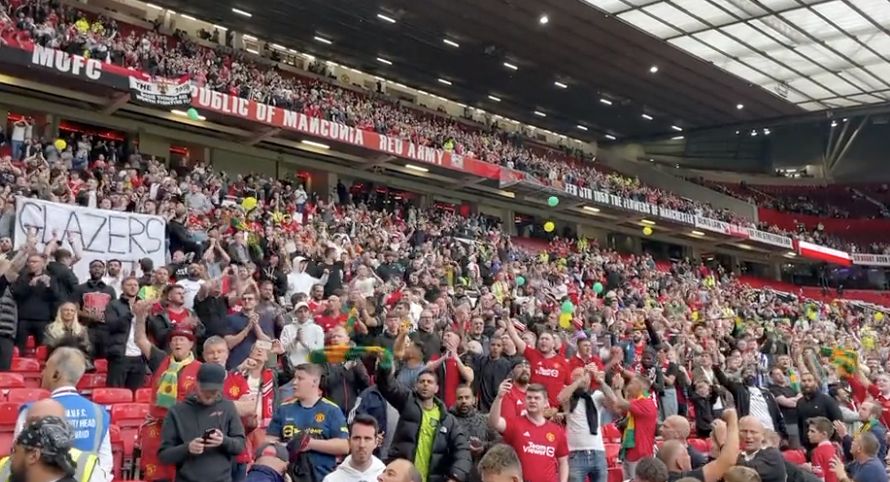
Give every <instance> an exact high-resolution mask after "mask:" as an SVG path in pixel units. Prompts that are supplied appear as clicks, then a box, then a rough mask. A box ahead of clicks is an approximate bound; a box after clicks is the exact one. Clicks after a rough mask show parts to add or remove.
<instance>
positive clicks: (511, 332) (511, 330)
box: [504, 319, 527, 354]
mask: <svg viewBox="0 0 890 482" xmlns="http://www.w3.org/2000/svg"><path fill="white" fill-rule="evenodd" d="M504 325H506V328H507V336H509V337H510V339H511V340H513V344H514V345H516V353H517V354H521V353H523V352H525V348H526V346H527V345H526V344H525V340H523V339H522V337H521V336H519V333H517V332H516V327H515V326H513V320H510V319H507V320H505V323H504Z"/></svg>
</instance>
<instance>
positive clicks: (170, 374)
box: [132, 301, 201, 482]
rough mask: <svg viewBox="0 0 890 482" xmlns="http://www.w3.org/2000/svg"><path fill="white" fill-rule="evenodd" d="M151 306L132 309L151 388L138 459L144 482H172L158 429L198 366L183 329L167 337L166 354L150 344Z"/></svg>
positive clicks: (136, 339) (142, 304)
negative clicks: (163, 459) (161, 454)
mask: <svg viewBox="0 0 890 482" xmlns="http://www.w3.org/2000/svg"><path fill="white" fill-rule="evenodd" d="M152 306H153V303H152V302H148V301H138V302H136V303H135V304H134V305H133V307H132V310H133V317H134V318H135V319H136V322H135V326H134V330H135V331H134V336H133V339H134V342H135V343H136V346H138V347H139V350H140V351H141V352H142V356H144V357H145V359H146V360H148V368H149V369H150V370H151V372H152V379H151V387H152V391H154V394H155V395H154V398H153V400H152V403H151V406H150V407H149V411H148V419H147V420H146V421H145V424H144V425H143V426H142V428H141V430H140V434H139V436H140V439H141V441H142V458H143V463H144V464H145V474H144V478H145V480H146V481H148V482H152V481H155V480H167V481H170V480H173V470H174V468H173V467H172V466H170V465H166V464H164V465H162V463H161V461H160V460H159V459H158V455H157V454H158V450H159V448H160V444H161V425H162V423H163V421H164V419H165V417H166V416H167V411H168V410H169V409H170V408H171V407H173V405H174V404H176V403H177V402H181V401H183V400H185V397H186V396H187V395H188V394H189V393H190V392H191V390H192V389H193V388H194V387H195V383H196V378H197V375H198V369H199V368H200V367H201V362H199V361H197V360H196V359H195V355H194V352H193V350H194V347H195V333H194V332H193V331H191V330H190V329H189V328H188V327H186V326H177V327H176V328H175V329H174V330H173V331H171V332H170V334H169V340H167V343H166V344H167V345H169V346H170V354H169V355H167V353H166V352H164V351H163V350H160V349H158V347H157V346H155V345H154V344H152V343H151V341H150V340H149V339H148V334H147V333H146V326H145V325H146V323H147V321H146V319H147V318H148V314H149V312H150V311H151V308H152Z"/></svg>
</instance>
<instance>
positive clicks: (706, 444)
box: [686, 438, 711, 455]
mask: <svg viewBox="0 0 890 482" xmlns="http://www.w3.org/2000/svg"><path fill="white" fill-rule="evenodd" d="M686 443H688V444H689V446H690V447H692V448H694V449H695V450H698V451H699V452H701V453H703V454H705V455H707V454H708V453H709V452H710V451H711V439H709V438H691V439H688V440H687V441H686Z"/></svg>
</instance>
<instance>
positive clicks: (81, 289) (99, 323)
mask: <svg viewBox="0 0 890 482" xmlns="http://www.w3.org/2000/svg"><path fill="white" fill-rule="evenodd" d="M104 276H105V263H104V262H103V261H102V260H99V259H95V260H93V261H90V279H88V280H87V281H86V282H84V283H81V284H79V285H77V286H76V287H75V288H74V295H73V296H72V298H73V300H74V302H75V303H77V304H78V305H79V307H80V317H81V318H82V319H83V320H84V321H85V322H86V323H88V324H89V325H88V326H89V331H90V342H91V344H92V346H93V350H94V352H93V356H94V357H95V358H108V352H107V348H108V325H107V323H106V322H105V321H106V320H105V308H106V307H107V306H108V303H110V302H111V300H113V299H115V298H117V294H116V293H115V292H114V288H112V287H110V286H108V285H106V284H105V281H103V280H102V278H103V277H104Z"/></svg>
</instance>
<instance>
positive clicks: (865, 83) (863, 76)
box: [841, 67, 890, 92]
mask: <svg viewBox="0 0 890 482" xmlns="http://www.w3.org/2000/svg"><path fill="white" fill-rule="evenodd" d="M841 75H842V76H844V78H846V79H850V80H852V81H853V82H854V83H856V84H862V85H861V86H860V89H861V90H863V91H865V92H873V91H876V90H881V89H887V88H890V83H888V82H890V79H888V78H887V77H884V76H880V75H877V74H876V73H875V72H872V71H870V70H866V69H861V68H858V67H853V68H850V69H847V70H845V71H843V72H841Z"/></svg>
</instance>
